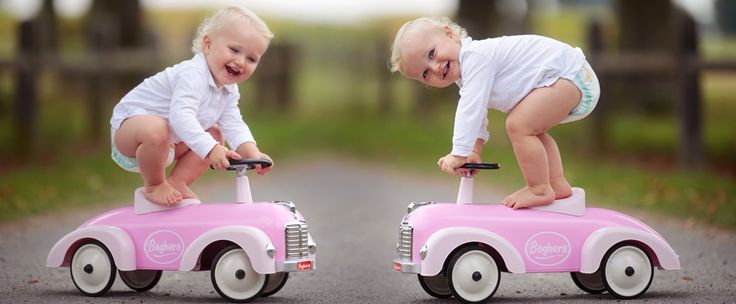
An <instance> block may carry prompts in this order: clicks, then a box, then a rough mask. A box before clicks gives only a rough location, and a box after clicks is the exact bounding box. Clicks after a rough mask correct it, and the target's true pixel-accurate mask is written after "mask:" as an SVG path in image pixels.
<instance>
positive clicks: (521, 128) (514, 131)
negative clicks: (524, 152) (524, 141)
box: [506, 115, 528, 138]
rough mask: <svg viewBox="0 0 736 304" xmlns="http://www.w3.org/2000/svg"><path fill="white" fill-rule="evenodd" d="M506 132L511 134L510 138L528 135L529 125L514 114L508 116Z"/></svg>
mask: <svg viewBox="0 0 736 304" xmlns="http://www.w3.org/2000/svg"><path fill="white" fill-rule="evenodd" d="M506 133H507V134H508V135H509V138H516V137H519V136H523V135H527V133H528V132H527V126H526V125H525V124H524V123H523V121H521V119H515V117H514V116H512V115H509V116H508V117H507V118H506Z"/></svg>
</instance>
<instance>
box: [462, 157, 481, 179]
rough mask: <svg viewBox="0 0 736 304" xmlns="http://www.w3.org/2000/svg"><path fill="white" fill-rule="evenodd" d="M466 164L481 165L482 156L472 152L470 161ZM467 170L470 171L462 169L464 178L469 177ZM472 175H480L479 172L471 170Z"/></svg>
mask: <svg viewBox="0 0 736 304" xmlns="http://www.w3.org/2000/svg"><path fill="white" fill-rule="evenodd" d="M465 162H466V163H468V164H477V163H480V162H481V159H480V155H479V154H478V153H475V152H470V155H468V159H467V160H466V161H465ZM467 170H469V169H460V173H461V174H462V175H463V176H466V175H467V173H466V172H467ZM470 174H471V175H476V174H478V170H470Z"/></svg>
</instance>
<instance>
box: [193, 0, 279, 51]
mask: <svg viewBox="0 0 736 304" xmlns="http://www.w3.org/2000/svg"><path fill="white" fill-rule="evenodd" d="M238 17H240V18H245V20H246V21H247V22H248V23H249V24H250V25H253V27H255V28H256V29H257V30H258V31H260V32H261V34H263V37H265V38H266V39H267V40H268V41H269V42H270V41H271V39H272V38H273V33H272V32H271V30H270V29H269V28H268V25H266V22H263V20H262V19H261V18H259V17H258V16H257V15H256V14H255V13H253V11H251V10H249V9H247V8H245V7H241V6H230V7H226V8H224V9H222V10H220V11H219V12H217V13H216V14H214V15H212V16H210V17H207V18H205V19H204V21H202V23H201V24H200V25H199V28H197V35H196V36H195V38H194V40H192V52H193V53H195V54H196V53H199V52H202V40H203V39H204V36H207V35H211V34H212V33H214V32H215V31H217V30H218V29H220V27H222V26H223V25H224V24H225V23H226V22H227V21H229V20H232V19H233V18H238Z"/></svg>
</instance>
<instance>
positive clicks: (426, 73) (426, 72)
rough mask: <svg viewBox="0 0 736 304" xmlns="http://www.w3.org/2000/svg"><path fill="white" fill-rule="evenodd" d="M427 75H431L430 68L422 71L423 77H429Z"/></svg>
mask: <svg viewBox="0 0 736 304" xmlns="http://www.w3.org/2000/svg"><path fill="white" fill-rule="evenodd" d="M427 75H429V70H424V72H422V78H423V79H427Z"/></svg>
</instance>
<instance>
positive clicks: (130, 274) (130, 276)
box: [118, 270, 163, 292]
mask: <svg viewBox="0 0 736 304" xmlns="http://www.w3.org/2000/svg"><path fill="white" fill-rule="evenodd" d="M162 272H163V271H161V270H132V271H122V270H119V271H118V273H119V274H120V279H121V280H123V283H125V285H126V286H128V287H130V289H132V290H135V291H138V292H144V291H149V290H151V288H153V287H155V286H156V284H158V281H159V280H160V279H161V273H162Z"/></svg>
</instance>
